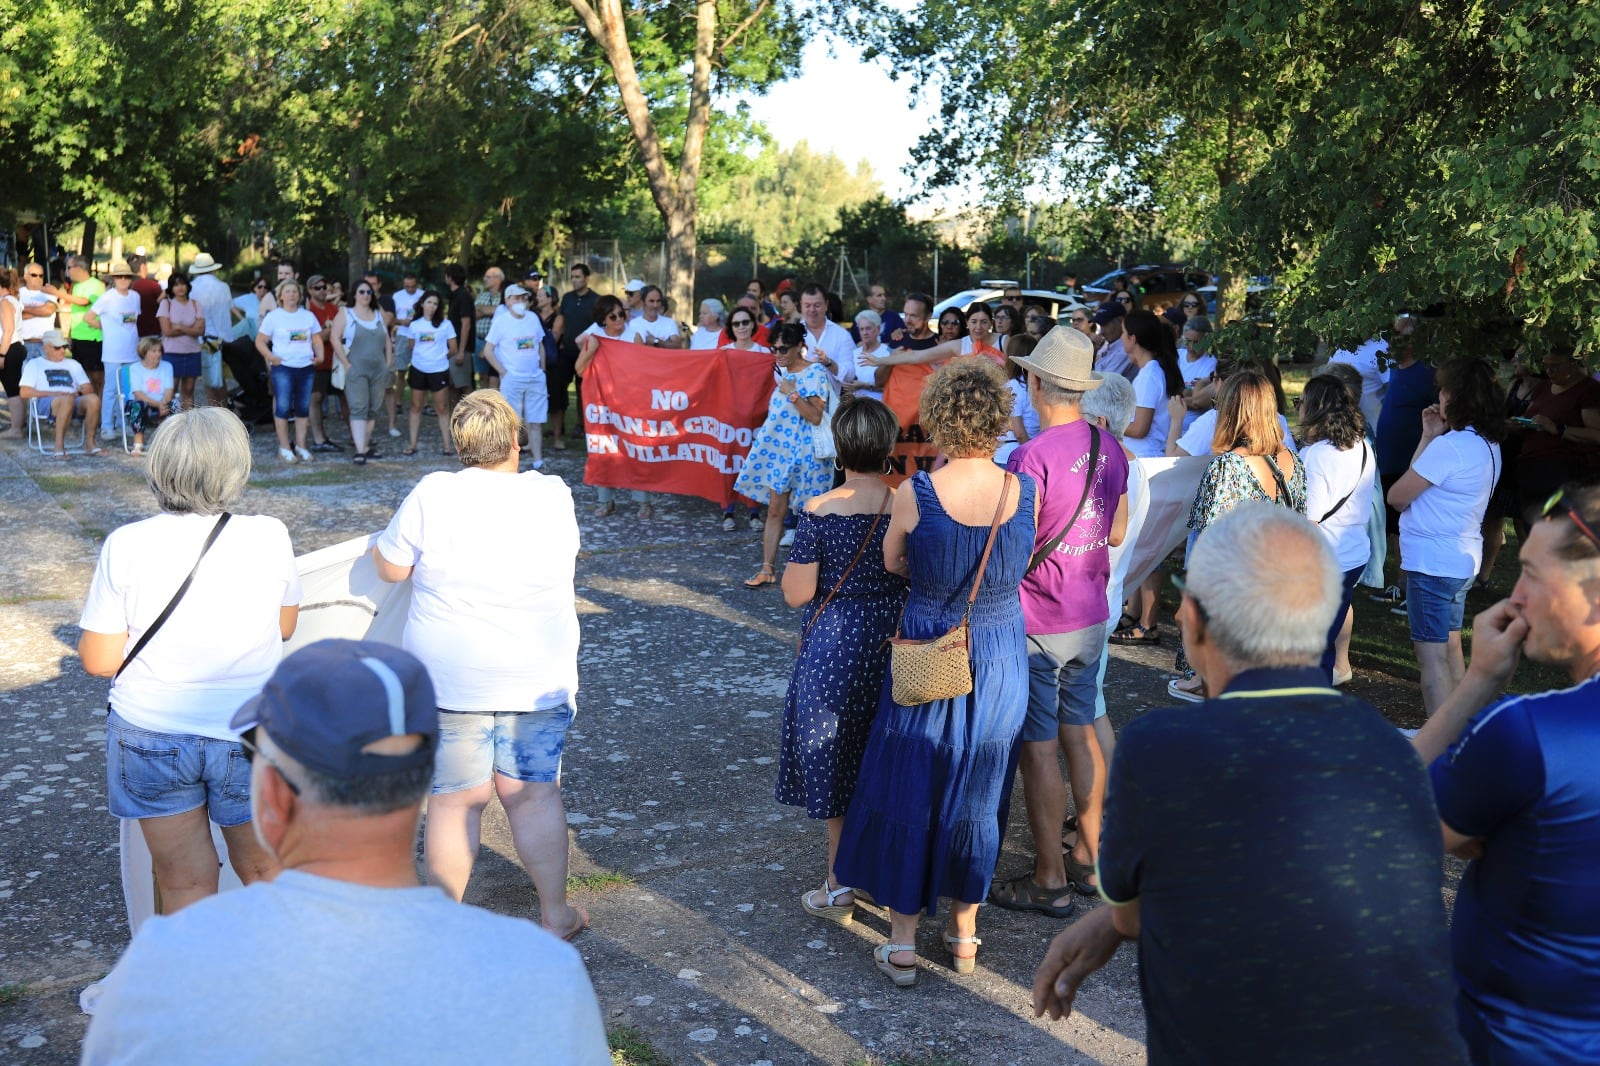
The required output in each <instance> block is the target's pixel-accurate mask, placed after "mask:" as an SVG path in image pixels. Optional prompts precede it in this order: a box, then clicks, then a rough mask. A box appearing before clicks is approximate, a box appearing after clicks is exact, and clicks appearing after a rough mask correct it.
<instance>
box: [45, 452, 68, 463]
mask: <svg viewBox="0 0 1600 1066" xmlns="http://www.w3.org/2000/svg"><path fill="white" fill-rule="evenodd" d="M50 458H52V459H54V460H55V461H56V462H58V463H70V462H72V456H70V455H68V454H67V453H66V452H55V453H53V454H52V455H51V456H50Z"/></svg>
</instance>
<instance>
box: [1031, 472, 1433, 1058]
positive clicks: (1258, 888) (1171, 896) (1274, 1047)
mask: <svg viewBox="0 0 1600 1066" xmlns="http://www.w3.org/2000/svg"><path fill="white" fill-rule="evenodd" d="M1241 560H1247V561H1248V565H1240V561H1241ZM1189 574H1190V580H1189V583H1188V584H1187V585H1186V586H1181V588H1182V595H1183V598H1182V603H1181V605H1180V606H1179V608H1178V623H1179V626H1180V627H1181V629H1182V632H1183V643H1184V647H1185V648H1186V649H1187V651H1188V655H1189V661H1190V662H1191V663H1193V664H1194V665H1195V668H1196V669H1197V670H1198V671H1199V673H1200V676H1201V677H1202V678H1203V679H1204V680H1205V684H1206V690H1207V691H1208V692H1209V693H1211V697H1212V698H1211V699H1209V700H1207V701H1206V702H1205V703H1203V704H1201V705H1200V706H1199V707H1190V708H1185V709H1182V710H1178V709H1172V710H1158V711H1152V712H1151V713H1149V714H1147V715H1145V716H1144V717H1143V718H1140V719H1138V720H1137V721H1135V722H1133V723H1132V724H1131V725H1129V726H1128V727H1127V728H1126V729H1125V730H1124V731H1123V734H1122V738H1121V740H1120V741H1119V742H1118V744H1117V753H1116V758H1115V760H1114V761H1113V763H1112V766H1111V784H1110V787H1109V789H1108V791H1107V794H1106V807H1105V823H1104V827H1103V829H1102V831H1101V836H1100V863H1099V874H1100V891H1101V894H1102V895H1103V896H1105V898H1106V899H1107V900H1109V901H1110V902H1111V905H1110V906H1104V907H1100V908H1097V909H1096V910H1095V911H1094V912H1093V913H1091V914H1089V915H1088V916H1086V917H1084V918H1082V919H1080V920H1079V921H1078V922H1076V923H1075V924H1073V925H1072V926H1071V927H1070V928H1068V929H1067V930H1066V931H1065V932H1063V933H1062V934H1060V935H1059V936H1057V937H1056V939H1055V942H1054V943H1052V944H1051V946H1050V951H1049V953H1048V954H1047V955H1046V957H1045V960H1044V962H1043V963H1042V964H1041V965H1040V967H1039V971H1038V973H1037V975H1036V976H1035V978H1034V1009H1035V1010H1036V1011H1037V1012H1039V1013H1045V1012H1049V1013H1050V1014H1051V1015H1052V1016H1053V1017H1060V1016H1061V1015H1062V1014H1064V1013H1066V1012H1067V1011H1070V1010H1071V1006H1072V999H1073V996H1074V995H1075V994H1076V992H1077V988H1078V985H1079V984H1080V983H1081V982H1082V981H1083V979H1084V978H1085V977H1086V976H1087V975H1088V974H1089V973H1091V972H1093V971H1094V970H1095V969H1098V968H1099V967H1100V966H1101V965H1103V964H1104V963H1105V962H1106V961H1107V960H1108V959H1110V958H1111V956H1112V954H1114V953H1115V951H1116V948H1117V945H1118V944H1119V943H1120V942H1121V941H1122V940H1123V939H1125V938H1126V939H1137V940H1138V942H1139V962H1140V967H1139V981H1140V987H1141V989H1142V991H1143V993H1144V1006H1145V1018H1146V1020H1147V1022H1148V1025H1149V1035H1148V1048H1149V1061H1150V1062H1151V1063H1152V1064H1159V1063H1171V1062H1255V1061H1273V1062H1286V1063H1295V1064H1296V1066H1305V1064H1310V1063H1352V1062H1359V1063H1364V1064H1371V1063H1394V1064H1396V1066H1400V1064H1411V1063H1422V1062H1426V1063H1429V1064H1438V1063H1460V1062H1463V1061H1464V1059H1465V1049H1464V1048H1463V1047H1462V1044H1461V1038H1460V1036H1459V1035H1458V1034H1457V1033H1456V1031H1455V1020H1454V1017H1453V1012H1452V1010H1451V1002H1450V1000H1451V987H1450V977H1449V973H1450V970H1449V966H1450V963H1449V956H1448V950H1449V949H1448V944H1447V941H1446V936H1447V934H1446V929H1445V915H1444V903H1443V900H1442V899H1441V898H1440V893H1439V867H1440V863H1441V862H1442V860H1443V857H1444V856H1443V847H1442V844H1441V840H1440V836H1439V826H1438V818H1437V816H1436V815H1435V813H1434V809H1433V797H1432V795H1431V794H1430V790H1429V788H1428V780H1427V775H1426V774H1425V773H1424V772H1423V768H1422V764H1421V763H1420V762H1419V761H1418V760H1417V757H1416V753H1415V752H1414V751H1412V750H1410V747H1409V745H1408V744H1407V743H1406V741H1405V738H1403V737H1402V736H1400V734H1399V733H1398V732H1397V731H1396V730H1395V728H1394V727H1393V726H1392V725H1390V724H1389V723H1388V722H1387V721H1385V720H1384V718H1383V716H1382V715H1381V714H1379V713H1378V712H1377V711H1376V710H1375V709H1374V708H1372V707H1371V706H1369V705H1367V704H1366V703H1363V702H1362V701H1360V700H1357V699H1353V698H1351V697H1349V696H1344V695H1341V694H1340V693H1339V692H1338V691H1337V690H1335V689H1332V688H1329V687H1328V685H1327V683H1326V675H1324V674H1322V673H1320V672H1319V670H1318V664H1319V662H1320V660H1321V656H1322V650H1323V647H1324V645H1325V644H1326V642H1327V635H1328V628H1329V626H1330V625H1331V624H1332V622H1333V616H1334V613H1335V611H1336V610H1337V608H1338V605H1339V591H1340V586H1339V580H1340V577H1339V569H1338V565H1337V563H1336V562H1335V561H1334V558H1333V553H1332V552H1331V551H1330V549H1329V548H1328V545H1327V541H1326V540H1325V539H1324V538H1323V536H1322V534H1321V533H1320V532H1319V531H1318V530H1317V528H1316V527H1315V526H1314V525H1312V524H1311V523H1310V522H1309V521H1307V520H1306V519H1305V518H1304V517H1303V516H1301V515H1298V514H1295V513H1293V512H1292V511H1289V510H1288V509H1287V508H1282V507H1277V506H1275V505H1273V504H1270V503H1262V502H1256V503H1246V504H1243V505H1241V506H1239V507H1237V508H1235V509H1234V510H1233V511H1231V512H1230V513H1229V514H1228V515H1227V516H1225V517H1224V518H1222V519H1220V520H1219V521H1217V522H1215V523H1213V524H1212V525H1211V526H1210V527H1208V528H1207V529H1206V531H1205V533H1203V534H1202V535H1201V536H1200V539H1199V540H1198V541H1196V542H1195V545H1194V550H1193V551H1192V552H1191V553H1190V557H1189Z"/></svg>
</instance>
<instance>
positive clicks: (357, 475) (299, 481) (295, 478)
mask: <svg viewBox="0 0 1600 1066" xmlns="http://www.w3.org/2000/svg"><path fill="white" fill-rule="evenodd" d="M360 480H362V473H361V471H360V470H358V469H356V468H355V466H353V465H352V466H350V467H349V468H341V467H330V468H327V469H324V470H307V471H305V472H304V473H294V474H284V475H281V476H277V477H262V476H261V473H260V472H259V471H255V472H253V473H252V475H251V477H250V484H251V486H252V487H253V488H259V489H281V488H297V487H304V486H314V485H348V484H350V483H351V482H354V481H360Z"/></svg>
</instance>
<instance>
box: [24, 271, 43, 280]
mask: <svg viewBox="0 0 1600 1066" xmlns="http://www.w3.org/2000/svg"><path fill="white" fill-rule="evenodd" d="M22 276H23V277H25V278H42V277H44V275H43V274H41V273H39V271H37V270H28V271H24V272H23V275H22Z"/></svg>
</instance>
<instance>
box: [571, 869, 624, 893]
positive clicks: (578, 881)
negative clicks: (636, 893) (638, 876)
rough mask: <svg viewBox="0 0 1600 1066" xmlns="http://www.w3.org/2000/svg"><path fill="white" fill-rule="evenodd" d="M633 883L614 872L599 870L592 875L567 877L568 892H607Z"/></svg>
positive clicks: (622, 874) (621, 874)
mask: <svg viewBox="0 0 1600 1066" xmlns="http://www.w3.org/2000/svg"><path fill="white" fill-rule="evenodd" d="M633 883H634V880H633V878H631V877H629V876H628V875H627V874H625V873H620V872H618V871H616V870H599V871H596V872H595V873H592V874H572V875H570V876H568V877H567V891H568V892H590V893H600V892H607V891H610V890H611V889H613V888H622V887H624V886H626V885H631V884H633Z"/></svg>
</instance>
